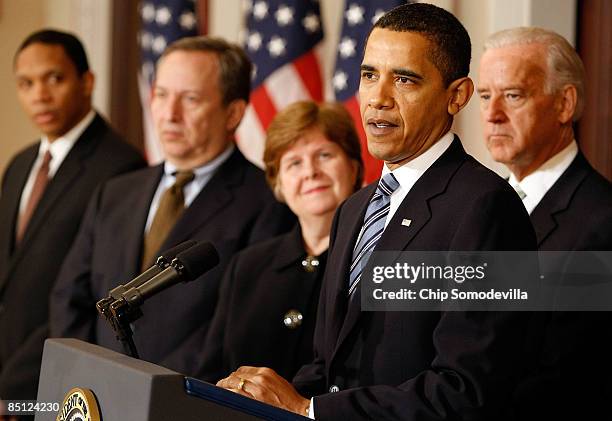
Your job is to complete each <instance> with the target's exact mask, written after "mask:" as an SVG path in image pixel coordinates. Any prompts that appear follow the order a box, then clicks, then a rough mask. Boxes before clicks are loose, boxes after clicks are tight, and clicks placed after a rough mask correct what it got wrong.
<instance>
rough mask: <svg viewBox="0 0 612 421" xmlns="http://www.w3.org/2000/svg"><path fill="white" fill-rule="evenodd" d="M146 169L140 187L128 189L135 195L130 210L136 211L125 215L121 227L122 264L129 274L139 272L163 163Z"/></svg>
mask: <svg viewBox="0 0 612 421" xmlns="http://www.w3.org/2000/svg"><path fill="white" fill-rule="evenodd" d="M148 171H150V172H149V173H147V176H146V178H145V180H144V181H143V185H142V188H140V189H137V190H134V189H132V190H131V191H130V196H133V195H137V196H136V198H135V201H134V202H133V203H132V205H131V206H132V208H131V210H134V209H136V210H137V213H135V214H131V217H127V216H126V218H127V220H128V221H129V222H128V223H126V224H125V225H124V226H123V228H122V230H123V231H124V235H123V238H124V239H125V253H124V256H125V263H124V264H125V267H126V269H129V273H130V275H133V274H137V273H140V269H141V259H142V244H143V239H144V230H145V225H146V223H147V217H148V216H149V209H150V208H151V202H152V201H153V195H155V191H156V190H157V186H158V185H159V181H160V180H161V178H162V175H163V173H164V164H159V165H157V166H156V167H152V168H149V169H148Z"/></svg>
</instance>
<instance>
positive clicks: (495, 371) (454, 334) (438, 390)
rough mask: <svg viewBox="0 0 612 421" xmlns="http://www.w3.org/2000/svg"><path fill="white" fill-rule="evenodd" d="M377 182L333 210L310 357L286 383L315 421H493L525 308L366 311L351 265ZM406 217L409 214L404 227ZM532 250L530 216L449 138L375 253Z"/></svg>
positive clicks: (504, 394) (513, 364)
mask: <svg viewBox="0 0 612 421" xmlns="http://www.w3.org/2000/svg"><path fill="white" fill-rule="evenodd" d="M375 188H376V186H375V185H374V184H373V185H370V186H369V187H367V188H365V189H362V190H361V191H359V192H357V193H356V194H354V195H353V196H351V197H350V198H349V199H348V200H347V201H346V202H345V203H344V204H343V205H342V206H341V207H340V208H339V209H338V211H337V212H336V216H335V221H334V224H333V227H332V234H331V246H330V252H329V253H330V254H329V260H328V264H327V271H326V273H325V278H324V281H323V289H322V292H321V302H320V303H319V313H318V318H317V327H316V330H315V360H314V361H313V363H311V364H310V365H307V366H304V367H303V368H302V369H301V370H300V372H298V374H297V375H296V377H295V378H294V380H293V383H294V385H295V386H296V387H297V388H298V390H299V391H301V392H302V393H303V394H305V395H306V396H313V395H318V394H322V393H326V392H328V391H330V392H335V393H328V394H325V395H322V396H319V397H316V398H315V399H314V411H315V417H316V419H317V420H338V419H350V420H366V419H368V420H371V419H374V420H383V419H389V420H391V419H393V420H411V421H412V420H442V419H444V420H450V419H453V420H454V419H465V420H476V419H478V420H494V419H495V420H497V419H499V418H498V417H497V415H498V414H499V412H500V408H501V407H503V406H504V405H507V404H508V402H506V401H507V400H509V399H508V394H509V392H510V391H511V390H512V387H513V385H515V384H516V382H517V377H518V376H519V375H520V373H521V369H522V364H523V361H524V360H523V358H524V355H523V353H522V352H521V350H522V349H523V348H524V347H526V344H525V341H526V339H527V338H526V333H525V326H526V323H527V320H528V317H529V316H528V315H527V314H525V313H520V312H516V313H500V312H458V311H457V312H408V311H404V312H362V311H361V308H360V307H361V306H360V301H361V298H360V288H357V290H356V291H355V292H354V294H353V295H352V296H351V298H350V300H347V298H346V297H347V289H348V288H347V287H348V285H347V284H348V267H349V266H350V262H351V257H352V251H353V247H354V244H355V241H356V237H357V235H358V233H359V230H360V228H361V225H362V223H363V215H364V213H365V210H366V208H367V205H368V202H369V200H370V197H371V196H372V194H373V192H374V191H375ZM403 218H410V219H412V223H411V225H410V226H409V227H405V226H403V225H402V224H401V221H402V219H403ZM530 249H531V250H533V249H535V235H534V233H533V229H532V227H531V224H530V223H529V219H528V215H527V212H526V211H525V209H524V207H523V206H522V204H521V202H520V200H519V199H518V197H517V195H516V193H515V192H514V191H513V190H512V189H511V188H510V187H509V185H508V184H507V183H505V182H504V180H503V179H501V178H500V177H498V176H497V175H495V174H494V173H492V172H491V171H489V170H488V169H486V168H485V167H483V166H482V165H480V164H479V163H478V162H476V161H475V160H474V159H473V158H472V157H470V156H469V155H467V154H466V153H465V151H464V150H463V147H462V146H461V143H460V141H459V140H458V139H457V138H455V140H454V141H453V143H452V144H451V146H450V147H449V149H448V150H447V151H446V152H445V153H444V154H443V155H442V156H441V157H440V158H439V159H438V160H437V161H436V162H435V163H434V164H433V165H432V166H431V167H430V168H429V169H428V170H427V171H426V172H425V174H423V176H422V177H421V178H420V179H419V180H418V181H417V183H416V184H415V185H414V187H413V188H412V189H411V190H410V192H409V193H408V195H407V196H406V198H405V199H404V201H403V202H402V204H401V205H400V207H399V209H398V210H397V212H396V213H395V215H394V217H393V218H392V219H391V221H390V223H389V225H388V226H387V228H386V230H385V231H384V233H383V236H382V237H381V239H380V241H379V243H378V246H377V250H425V251H427V250H465V251H469V250H530Z"/></svg>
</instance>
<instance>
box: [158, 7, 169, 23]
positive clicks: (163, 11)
mask: <svg viewBox="0 0 612 421" xmlns="http://www.w3.org/2000/svg"><path fill="white" fill-rule="evenodd" d="M170 19H172V13H170V9H168V8H167V7H160V8H159V9H157V13H155V22H157V24H158V25H167V24H168V22H170Z"/></svg>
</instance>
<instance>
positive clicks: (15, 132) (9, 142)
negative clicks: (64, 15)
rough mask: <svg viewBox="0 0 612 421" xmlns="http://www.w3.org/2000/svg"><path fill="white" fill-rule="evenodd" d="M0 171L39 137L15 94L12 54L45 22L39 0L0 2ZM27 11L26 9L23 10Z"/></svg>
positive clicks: (41, 4)
mask: <svg viewBox="0 0 612 421" xmlns="http://www.w3.org/2000/svg"><path fill="white" fill-rule="evenodd" d="M0 4H1V5H0V39H1V40H2V47H0V48H1V50H0V92H3V93H4V95H2V100H0V130H1V131H2V135H1V136H2V140H1V141H0V144H1V145H2V146H1V148H0V171H1V172H4V168H5V167H6V164H7V163H8V161H9V159H10V158H11V157H12V156H13V155H14V154H15V152H17V151H18V150H20V149H22V148H23V147H24V146H25V145H26V144H28V143H29V142H32V141H33V140H34V139H35V138H36V136H38V134H37V132H36V130H35V129H34V128H33V127H32V126H31V124H30V122H29V121H28V119H27V118H26V117H25V115H24V114H23V112H22V111H21V108H20V107H19V103H18V102H17V97H16V94H15V82H14V77H13V54H14V52H15V50H16V49H17V47H18V46H19V44H20V43H21V41H22V40H23V39H24V38H25V37H26V36H27V35H28V34H29V33H30V32H32V31H33V30H35V29H37V28H39V27H40V26H41V25H42V24H43V22H44V8H43V3H42V2H41V1H40V0H20V1H12V0H10V1H3V2H2V3H0ZM26 11H27V12H26Z"/></svg>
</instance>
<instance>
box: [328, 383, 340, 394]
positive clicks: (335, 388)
mask: <svg viewBox="0 0 612 421" xmlns="http://www.w3.org/2000/svg"><path fill="white" fill-rule="evenodd" d="M339 391H340V388H339V387H338V386H336V385H335V384H333V385H331V386H330V388H329V393H336V392H339Z"/></svg>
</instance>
